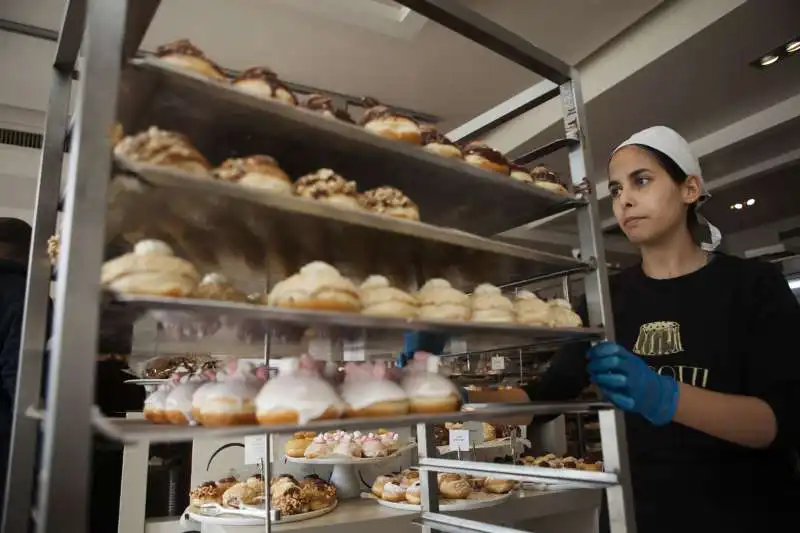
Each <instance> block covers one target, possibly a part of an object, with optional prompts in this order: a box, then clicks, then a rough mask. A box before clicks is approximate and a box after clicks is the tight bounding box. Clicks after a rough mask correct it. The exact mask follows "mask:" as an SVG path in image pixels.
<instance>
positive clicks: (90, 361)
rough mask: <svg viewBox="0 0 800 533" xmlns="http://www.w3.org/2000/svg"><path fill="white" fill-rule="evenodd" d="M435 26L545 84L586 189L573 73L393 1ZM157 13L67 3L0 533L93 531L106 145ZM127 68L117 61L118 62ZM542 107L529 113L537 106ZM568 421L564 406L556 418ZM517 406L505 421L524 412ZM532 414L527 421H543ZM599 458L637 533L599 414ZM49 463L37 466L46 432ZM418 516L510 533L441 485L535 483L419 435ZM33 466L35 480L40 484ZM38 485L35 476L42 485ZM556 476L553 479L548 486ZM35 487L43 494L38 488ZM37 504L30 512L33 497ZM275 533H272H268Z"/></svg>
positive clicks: (616, 446)
mask: <svg viewBox="0 0 800 533" xmlns="http://www.w3.org/2000/svg"><path fill="white" fill-rule="evenodd" d="M398 2H399V3H400V4H403V5H405V6H406V7H408V8H410V9H413V10H414V11H416V12H418V13H420V14H422V15H424V16H426V17H427V18H428V19H430V20H432V21H434V22H436V23H439V24H441V25H443V26H445V27H447V28H449V29H451V30H453V31H455V32H456V33H458V34H461V35H462V36H464V37H466V38H468V39H470V40H472V41H474V42H476V43H478V44H480V45H482V46H484V47H486V48H488V49H490V50H492V51H494V52H496V53H498V54H500V55H502V56H503V57H506V58H507V59H509V60H511V61H513V62H515V63H517V64H519V65H521V66H522V67H524V68H527V69H528V70H530V71H532V72H535V73H537V74H539V75H542V76H544V77H545V78H547V79H549V80H550V81H551V82H552V83H554V84H555V85H556V86H558V91H555V90H547V91H544V92H541V94H537V95H535V98H532V102H531V103H530V106H531V107H533V106H535V105H539V104H541V103H543V102H545V101H549V100H550V99H553V98H555V97H560V99H561V102H562V107H563V111H564V127H565V137H564V139H563V140H560V141H557V142H556V143H555V144H553V145H548V150H550V149H552V150H555V149H566V150H568V153H569V163H570V171H571V175H572V181H573V184H574V185H576V186H578V185H582V186H584V185H585V184H586V183H587V177H588V176H590V175H591V174H592V173H591V172H590V169H589V168H587V162H588V161H589V160H590V158H589V157H588V140H587V131H586V124H585V113H584V109H583V98H582V96H581V90H580V81H579V77H578V73H577V71H576V70H575V69H574V68H572V67H571V66H569V65H567V64H565V63H563V62H562V61H560V60H558V59H557V58H555V57H553V56H551V55H550V54H547V53H546V52H544V51H542V50H540V49H538V48H536V47H535V46H533V45H532V44H531V43H529V42H527V41H526V40H524V39H522V38H521V37H519V36H517V35H515V34H513V33H511V32H509V31H507V30H506V29H504V28H502V27H501V26H499V25H497V24H495V23H493V22H491V21H489V20H488V19H486V18H484V17H482V16H480V15H479V14H477V13H475V12H473V11H471V10H469V9H467V8H465V7H463V6H462V5H461V4H459V3H458V2H457V1H454V0H398ZM159 3H160V2H159V0H136V1H129V0H68V2H67V5H66V8H65V13H64V18H63V20H62V24H61V32H60V35H59V39H58V44H57V49H56V54H55V58H54V61H53V85H52V88H51V92H50V99H49V106H48V112H47V119H46V124H45V133H44V145H43V150H42V160H41V167H40V177H39V182H38V190H37V200H36V208H35V215H34V224H33V225H34V230H33V243H32V248H31V256H30V269H29V273H28V291H27V295H26V304H25V316H24V322H23V336H22V350H21V353H22V354H23V355H22V357H21V358H20V364H19V372H18V382H17V383H18V384H17V398H16V404H15V415H14V426H13V435H12V445H11V458H10V459H11V460H10V465H9V475H8V479H7V490H6V501H5V502H4V505H5V512H4V519H3V524H2V532H4V533H20V532H23V531H27V530H28V525H29V523H30V522H31V521H33V522H34V523H35V531H37V533H55V532H56V531H61V530H62V529H63V527H64V526H65V525H68V527H69V530H70V531H87V530H88V525H89V523H88V516H89V509H88V507H89V506H88V495H89V490H90V473H91V460H90V459H91V457H90V454H91V449H92V432H93V428H94V427H96V424H95V423H94V419H95V414H94V411H93V393H94V381H95V375H94V374H95V352H96V349H97V346H96V342H97V337H98V335H97V334H98V330H99V327H98V326H99V309H100V304H101V293H100V290H99V287H98V280H99V279H100V268H101V264H102V260H103V242H104V236H105V210H104V209H98V206H104V205H106V202H107V196H106V195H107V189H108V181H109V180H108V178H107V177H108V175H109V172H110V170H111V166H112V161H111V152H112V150H111V149H112V140H111V136H110V135H109V131H108V130H109V126H110V125H111V124H113V123H114V122H115V119H116V115H117V109H118V106H117V103H118V102H117V100H118V94H119V84H120V77H121V69H122V64H123V63H124V62H126V61H127V60H128V59H130V58H132V57H133V56H134V54H135V53H136V51H137V50H138V48H139V45H140V44H141V40H142V38H143V36H144V34H145V32H146V31H147V28H148V27H149V25H150V22H151V20H152V18H153V16H154V14H155V12H156V10H157V8H158V6H159ZM81 50H82V51H83V62H82V68H81V70H82V72H81V75H80V76H79V94H78V100H77V110H76V113H75V115H74V120H75V122H74V129H73V131H72V145H71V149H72V154H71V155H72V157H71V159H70V166H69V172H68V176H67V181H66V186H65V188H64V190H65V197H64V199H63V202H62V201H61V193H60V190H61V187H60V185H61V184H60V181H61V180H60V178H61V163H62V161H63V148H64V141H65V138H66V136H67V130H68V127H69V124H68V122H69V121H68V111H69V102H70V91H71V80H72V77H73V72H74V71H75V70H76V62H77V60H78V54H79V51H81ZM120 59H122V61H120ZM533 100H535V102H533ZM585 197H586V198H587V199H588V202H586V204H585V205H581V206H579V207H577V208H576V209H577V210H578V230H579V235H580V246H581V254H582V257H584V258H591V261H592V264H593V266H594V270H593V271H592V272H590V273H589V274H588V275H586V276H585V278H584V283H585V288H586V294H587V303H588V312H589V321H590V325H592V326H596V327H602V328H604V330H605V335H606V337H607V338H609V339H611V338H613V335H614V325H613V320H612V316H611V311H610V302H609V290H608V278H607V271H606V262H605V253H604V249H603V246H602V242H601V232H600V219H599V214H598V205H597V198H596V196H595V193H594V191H592V190H591V189H589V190H587V191H586V192H585ZM59 206H62V207H61V209H62V210H63V227H62V232H61V253H60V256H59V260H58V265H57V269H58V276H57V280H56V282H55V301H54V306H53V307H54V315H53V337H52V339H51V342H50V346H51V353H50V359H49V375H48V376H47V378H48V379H47V384H46V389H45V390H46V396H47V408H46V409H45V411H44V415H43V419H42V420H38V419H36V418H34V417H31V416H30V411H31V410H30V409H29V407H30V406H32V405H35V404H37V403H38V402H39V398H40V396H41V393H42V392H43V391H42V390H41V386H40V382H41V378H42V372H43V369H44V362H45V361H44V357H45V356H44V354H45V346H46V335H47V317H48V306H49V301H48V300H49V284H50V279H51V268H50V265H49V262H48V260H47V240H48V237H49V236H50V235H52V234H53V233H54V232H55V228H56V221H57V216H58V210H59ZM555 407H557V408H558V407H562V408H566V407H565V406H555ZM520 409H522V410H523V411H525V410H526V408H525V407H521V406H517V407H516V411H515V409H508V412H509V413H510V412H519V410H520ZM540 409H541V407H537V406H530V407H529V409H527V412H529V413H534V412H539V411H540ZM599 418H600V422H601V437H602V451H603V457H604V463H605V465H606V468H607V470H608V471H609V472H610V473H613V477H614V479H609V480H606V481H608V483H605V484H600V485H599V486H604V487H605V490H606V491H607V496H608V502H609V515H610V520H611V531H612V532H613V533H635V524H634V519H633V508H632V499H631V498H632V496H631V490H630V482H629V477H628V462H627V444H626V441H625V436H624V435H625V431H624V422H623V416H622V414H621V413H620V412H619V411H616V410H612V409H608V408H605V409H602V410H600V411H599ZM40 425H41V430H42V431H41V433H42V440H43V445H42V450H41V457H40V464H39V465H37V464H36V463H37V456H38V453H37V449H38V444H39V443H38V441H39V429H40ZM418 439H419V451H420V470H421V471H422V472H423V473H424V475H423V476H422V477H421V479H422V480H423V483H422V509H423V513H422V515H421V517H420V524H421V525H422V526H423V529H424V530H425V531H426V532H429V531H432V530H434V529H441V530H445V529H448V528H449V530H453V531H455V530H459V531H461V530H464V529H469V530H475V531H492V532H497V533H501V532H502V533H507V532H508V533H510V532H512V531H514V530H511V529H508V528H502V527H499V526H493V525H489V524H481V523H477V522H473V521H467V520H463V519H455V518H453V517H449V516H446V515H442V514H439V513H438V509H439V505H438V497H437V491H436V490H435V487H436V485H437V484H436V471H441V470H452V471H462V472H463V471H477V470H480V471H481V472H483V473H488V472H489V471H490V470H491V472H492V473H495V474H497V475H500V476H506V477H517V478H526V477H532V476H533V477H535V476H536V475H538V474H540V473H535V472H532V471H531V470H530V469H528V468H526V467H516V466H502V468H500V465H474V464H473V465H469V464H466V463H463V462H458V461H445V460H441V459H434V458H433V457H434V453H433V452H434V445H433V440H432V427H431V426H430V425H426V424H425V423H420V424H419V425H418ZM37 466H38V467H39V468H38V471H37ZM37 474H38V476H37ZM552 475H553V473H552V472H551V473H549V476H552ZM37 478H38V490H37V491H35V490H34V489H35V487H34V485H35V483H34V480H35V479H37ZM34 492H37V493H38V498H37V500H36V503H35V508H33V507H32V501H31V500H32V496H33V494H34ZM266 529H267V531H269V529H270V527H269V521H267V526H266Z"/></svg>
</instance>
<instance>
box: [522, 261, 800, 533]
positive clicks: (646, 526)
mask: <svg viewBox="0 0 800 533" xmlns="http://www.w3.org/2000/svg"><path fill="white" fill-rule="evenodd" d="M610 286H611V287H610V288H611V302H612V310H613V316H614V321H615V330H616V341H617V342H618V343H619V344H621V345H622V346H624V347H625V348H627V349H628V350H630V351H631V352H633V353H634V354H637V355H639V356H640V357H642V358H643V359H645V360H646V361H647V363H648V364H649V365H650V367H651V368H653V369H654V370H656V371H657V372H658V373H660V374H662V375H670V376H673V377H674V378H675V379H676V380H678V381H680V382H683V383H686V384H689V385H693V386H696V387H702V388H705V389H708V390H713V391H718V392H722V393H728V394H737V395H746V396H756V397H759V398H762V399H764V400H765V401H766V402H767V403H769V404H770V406H771V407H772V408H773V410H774V412H775V414H776V417H777V420H778V426H779V430H778V437H777V438H776V440H775V442H774V443H773V444H772V446H771V447H770V448H768V449H765V450H755V449H750V448H746V447H743V446H739V445H736V444H732V443H729V442H726V441H723V440H721V439H717V438H715V437H711V436H709V435H706V434H704V433H701V432H699V431H696V430H693V429H691V428H688V427H686V426H682V425H680V424H677V423H670V424H667V425H665V426H661V427H655V426H653V425H652V424H650V423H649V422H648V421H647V420H646V419H644V418H643V417H641V416H639V415H636V414H628V415H627V416H626V430H627V438H628V446H629V456H630V462H631V478H632V484H633V495H634V502H635V507H636V516H637V525H638V531H639V533H661V532H664V533H666V532H670V533H672V532H677V531H680V532H682V533H692V532H695V531H696V532H698V533H700V532H702V533H707V532H708V531H725V532H726V533H739V532H741V533H744V532H751V531H768V530H771V529H769V528H768V527H767V524H770V525H771V524H774V523H777V521H779V520H781V521H782V520H797V519H798V518H800V490H798V481H797V479H798V478H797V475H796V470H795V466H796V464H795V463H794V462H793V459H794V452H795V451H796V450H797V449H798V443H800V437H798V435H799V434H800V430H799V429H798V428H800V412H796V411H795V409H798V408H800V345H799V344H798V341H800V306H798V303H797V300H796V299H795V298H794V296H793V294H792V292H791V290H790V289H789V287H788V284H787V283H786V280H785V279H784V278H783V276H782V275H781V273H780V272H779V271H778V270H777V269H776V268H775V267H774V266H773V265H771V264H768V263H762V262H758V261H754V260H744V259H739V258H736V257H731V256H726V255H722V254H715V255H714V256H713V257H712V260H711V261H710V262H709V263H708V264H707V265H706V266H705V267H703V268H701V269H700V270H698V271H696V272H693V273H691V274H688V275H686V276H681V277H679V278H673V279H665V280H656V279H652V278H648V277H647V276H645V275H644V273H643V272H642V270H641V267H639V266H637V267H633V268H630V269H627V270H625V271H623V272H621V273H619V274H617V275H615V276H613V277H612V278H611V281H610ZM796 335H797V336H796ZM586 348H587V347H586V346H585V345H583V346H581V345H574V346H571V347H568V348H566V349H564V350H563V351H562V352H560V353H559V354H557V355H556V356H555V358H554V360H553V362H552V364H551V367H550V369H549V370H548V372H547V373H546V375H545V376H544V377H543V378H542V380H541V382H540V383H539V384H538V385H535V386H534V387H532V388H531V389H530V390H529V394H530V395H531V397H532V399H534V400H564V399H567V398H570V397H574V396H575V395H576V394H577V393H578V392H579V391H580V390H582V389H583V388H584V387H585V385H586V384H587V383H588V376H587V374H586V368H585V365H586V360H585V352H586ZM775 530H776V531H777V530H778V529H775Z"/></svg>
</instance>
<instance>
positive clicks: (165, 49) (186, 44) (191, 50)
mask: <svg viewBox="0 0 800 533" xmlns="http://www.w3.org/2000/svg"><path fill="white" fill-rule="evenodd" d="M155 54H156V57H164V56H171V55H182V56H193V57H201V58H203V59H208V58H206V55H205V54H204V53H203V51H202V50H200V49H199V48H198V47H196V46H195V45H194V44H193V43H192V41H190V40H189V39H178V40H177V41H172V42H171V43H167V44H162V45H161V46H159V47H158V48H157V49H156V52H155Z"/></svg>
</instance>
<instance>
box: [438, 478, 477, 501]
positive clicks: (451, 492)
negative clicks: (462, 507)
mask: <svg viewBox="0 0 800 533" xmlns="http://www.w3.org/2000/svg"><path fill="white" fill-rule="evenodd" d="M439 492H440V493H441V494H442V496H444V497H445V498H449V499H451V500H464V499H466V498H469V495H470V494H472V485H470V483H469V481H467V480H466V479H447V480H444V481H441V482H440V483H439Z"/></svg>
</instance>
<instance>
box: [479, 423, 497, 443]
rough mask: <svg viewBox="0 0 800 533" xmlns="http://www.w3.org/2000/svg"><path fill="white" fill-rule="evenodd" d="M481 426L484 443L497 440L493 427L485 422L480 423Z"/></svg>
mask: <svg viewBox="0 0 800 533" xmlns="http://www.w3.org/2000/svg"><path fill="white" fill-rule="evenodd" d="M482 426H483V440H484V442H489V441H490V440H496V439H497V430H496V429H495V428H494V426H493V425H491V424H487V423H486V422H483V423H482Z"/></svg>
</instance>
